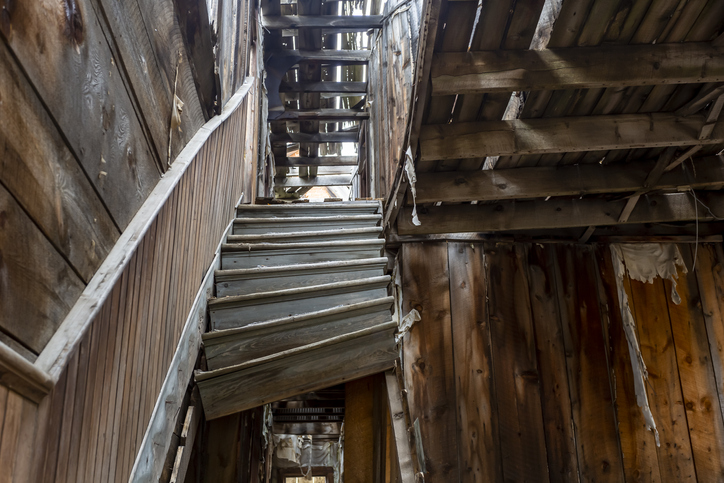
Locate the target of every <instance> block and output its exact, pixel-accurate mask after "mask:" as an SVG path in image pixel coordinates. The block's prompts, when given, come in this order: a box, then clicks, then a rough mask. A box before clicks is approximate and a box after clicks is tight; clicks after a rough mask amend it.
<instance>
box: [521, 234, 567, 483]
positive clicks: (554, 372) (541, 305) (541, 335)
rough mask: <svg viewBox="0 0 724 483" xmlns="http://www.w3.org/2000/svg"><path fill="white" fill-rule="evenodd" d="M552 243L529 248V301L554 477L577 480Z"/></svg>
mask: <svg viewBox="0 0 724 483" xmlns="http://www.w3.org/2000/svg"><path fill="white" fill-rule="evenodd" d="M555 264H556V258H555V252H554V249H553V247H552V246H550V245H547V246H545V247H544V246H543V245H538V244H536V245H532V246H531V247H530V248H529V251H528V274H527V276H528V278H529V280H530V284H529V285H530V303H531V315H532V317H533V325H534V328H535V340H536V347H537V348H538V367H539V370H540V384H541V387H540V390H541V402H542V410H543V426H544V429H545V435H546V453H547V455H548V473H549V475H550V479H551V481H576V480H577V478H578V474H579V468H578V455H577V447H576V430H575V429H574V426H573V425H572V424H571V422H572V421H573V415H572V407H571V399H572V398H571V394H570V389H569V384H568V369H567V364H566V357H567V352H566V347H565V344H564V341H563V329H562V327H561V314H560V310H561V308H559V303H558V302H559V301H558V293H557V292H558V287H557V285H556V272H555V270H556V267H555Z"/></svg>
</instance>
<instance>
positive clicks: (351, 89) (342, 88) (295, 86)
mask: <svg viewBox="0 0 724 483" xmlns="http://www.w3.org/2000/svg"><path fill="white" fill-rule="evenodd" d="M279 92H324V93H334V94H365V93H367V83H366V82H282V84H281V86H280V87H279Z"/></svg>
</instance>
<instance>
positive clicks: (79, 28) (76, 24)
mask: <svg viewBox="0 0 724 483" xmlns="http://www.w3.org/2000/svg"><path fill="white" fill-rule="evenodd" d="M63 9H64V11H65V28H64V29H63V33H64V34H65V36H66V38H67V39H68V40H70V41H71V42H72V43H73V46H74V47H75V48H76V50H77V49H78V46H80V44H82V43H83V15H82V14H81V11H80V7H79V6H78V3H77V2H76V0H63Z"/></svg>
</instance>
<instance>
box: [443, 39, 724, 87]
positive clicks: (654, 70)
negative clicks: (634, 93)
mask: <svg viewBox="0 0 724 483" xmlns="http://www.w3.org/2000/svg"><path fill="white" fill-rule="evenodd" d="M720 52H721V51H720V48H717V47H713V46H711V45H710V44H709V43H708V42H702V43H686V44H683V43H680V44H657V45H636V46H629V45H614V46H605V47H597V48H590V47H582V48H581V47H579V48H568V49H544V50H512V51H505V50H503V51H487V52H485V51H483V52H449V53H440V54H436V55H435V57H434V58H433V66H432V74H431V77H432V95H450V94H480V93H486V92H493V93H494V92H513V91H535V90H557V89H592V88H607V87H626V86H636V85H650V84H679V83H705V82H721V79H724V64H721V65H717V64H719V63H720V60H719V57H720V56H721V54H720ZM521 66H522V67H521Z"/></svg>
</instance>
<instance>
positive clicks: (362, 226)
mask: <svg viewBox="0 0 724 483" xmlns="http://www.w3.org/2000/svg"><path fill="white" fill-rule="evenodd" d="M380 211H381V206H380V204H379V203H378V202H343V203H305V204H292V205H252V206H246V207H240V208H238V210H237V219H236V220H235V223H234V228H233V234H232V235H230V236H229V237H228V239H227V243H226V244H224V245H222V253H221V270H218V271H217V272H216V274H215V277H216V280H215V281H216V295H217V298H215V299H213V300H211V301H210V302H209V313H210V319H211V327H210V332H208V333H207V334H205V335H204V337H203V340H204V351H205V355H206V363H207V369H208V370H207V371H200V372H197V374H196V382H197V384H198V387H199V391H200V393H201V399H202V402H203V405H204V411H205V413H206V418H207V419H214V418H218V417H221V416H225V415H228V414H232V413H235V412H238V411H243V410H245V409H249V408H252V407H256V406H259V405H261V404H265V403H269V402H273V401H277V400H280V399H284V398H289V397H293V396H297V395H300V394H303V393H307V392H309V391H314V390H318V389H323V388H326V387H329V386H333V385H335V384H339V383H343V382H345V381H349V380H352V379H357V378H360V377H364V376H367V375H370V374H374V373H377V372H381V371H384V370H385V369H388V368H390V367H392V366H393V365H394V360H395V359H396V358H397V349H396V346H395V341H394V332H395V330H396V328H397V325H396V323H395V322H394V321H393V320H392V316H391V309H392V306H393V302H394V298H393V297H390V296H388V285H389V282H390V277H389V276H388V275H386V274H385V266H386V261H387V260H386V259H385V258H383V257H382V256H381V255H382V250H383V248H384V240H382V239H380V238H379V237H380V235H381V232H382V228H381V227H380V226H379V224H380V221H381V213H380Z"/></svg>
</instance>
